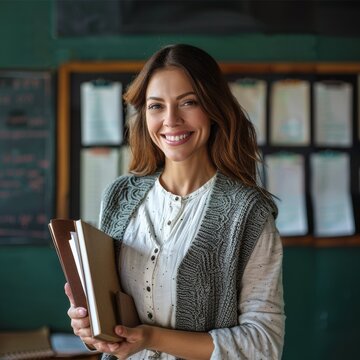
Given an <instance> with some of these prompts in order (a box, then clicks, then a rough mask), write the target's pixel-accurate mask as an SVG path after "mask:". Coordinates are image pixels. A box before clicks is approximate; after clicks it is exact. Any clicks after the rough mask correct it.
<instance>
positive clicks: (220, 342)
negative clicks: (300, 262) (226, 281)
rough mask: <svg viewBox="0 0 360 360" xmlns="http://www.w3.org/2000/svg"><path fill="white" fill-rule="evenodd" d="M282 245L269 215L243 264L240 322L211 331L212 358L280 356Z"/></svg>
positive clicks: (281, 347) (282, 341) (282, 305)
mask: <svg viewBox="0 0 360 360" xmlns="http://www.w3.org/2000/svg"><path fill="white" fill-rule="evenodd" d="M282 257H283V248H282V243H281V239H280V236H279V233H278V231H277V230H276V227H275V223H274V219H273V217H272V216H270V218H269V219H268V221H267V222H266V224H265V227H264V230H263V232H262V233H261V235H260V237H259V239H258V241H257V243H256V246H255V248H254V250H253V252H252V254H251V256H250V259H249V261H248V264H247V265H246V268H245V271H244V275H243V278H242V289H241V293H240V298H239V314H240V315H239V320H238V322H239V325H238V326H235V327H233V328H224V329H215V330H212V331H210V332H209V333H210V335H211V336H212V339H213V343H214V351H213V353H212V356H211V360H216V359H229V360H230V359H231V360H232V359H234V360H235V359H237V360H238V359H267V360H268V359H280V358H281V355H282V349H283V344H284V333H285V314H284V300H283V285H282Z"/></svg>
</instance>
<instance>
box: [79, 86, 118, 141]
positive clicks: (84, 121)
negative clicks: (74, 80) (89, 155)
mask: <svg viewBox="0 0 360 360" xmlns="http://www.w3.org/2000/svg"><path fill="white" fill-rule="evenodd" d="M122 140H123V108H122V84H121V83H120V82H108V81H104V80H96V81H90V82H84V83H83V84H81V143H82V145H83V146H91V145H93V146H96V145H120V144H121V143H122Z"/></svg>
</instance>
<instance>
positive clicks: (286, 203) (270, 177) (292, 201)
mask: <svg viewBox="0 0 360 360" xmlns="http://www.w3.org/2000/svg"><path fill="white" fill-rule="evenodd" d="M265 163H266V179H267V190H268V191H270V192H271V193H272V194H274V195H275V196H277V197H278V198H279V200H277V199H275V201H276V204H277V205H278V209H279V215H278V218H277V220H276V225H277V227H278V229H279V232H280V234H281V235H283V236H297V235H299V236H300V235H305V234H306V233H307V232H308V223H307V213H306V201H305V184H304V179H305V174H304V158H303V156H302V155H299V154H293V153H277V154H271V155H267V156H266V157H265Z"/></svg>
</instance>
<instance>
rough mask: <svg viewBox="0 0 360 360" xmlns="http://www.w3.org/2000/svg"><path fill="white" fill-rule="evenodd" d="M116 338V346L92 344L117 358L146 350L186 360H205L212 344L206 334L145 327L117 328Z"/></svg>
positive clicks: (209, 355)
mask: <svg viewBox="0 0 360 360" xmlns="http://www.w3.org/2000/svg"><path fill="white" fill-rule="evenodd" d="M115 332H116V334H117V335H119V336H121V337H122V338H123V341H122V342H119V343H106V342H102V343H96V344H95V348H96V349H97V350H99V351H101V352H104V353H109V354H112V355H115V356H116V357H117V358H119V359H127V358H128V357H129V356H131V355H133V354H135V353H137V352H139V351H142V350H144V349H149V350H153V351H159V352H164V353H166V354H170V355H173V356H176V357H179V358H183V359H189V360H203V359H204V360H208V359H210V357H211V353H212V352H213V349H214V345H213V341H212V338H211V336H210V335H209V334H208V333H198V332H187V331H180V330H170V329H164V328H160V327H155V326H149V325H140V326H137V327H135V328H126V327H124V326H120V325H119V326H117V327H116V328H115Z"/></svg>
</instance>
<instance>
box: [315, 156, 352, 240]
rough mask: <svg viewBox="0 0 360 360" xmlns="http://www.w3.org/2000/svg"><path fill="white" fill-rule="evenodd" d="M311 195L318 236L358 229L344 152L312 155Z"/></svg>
mask: <svg viewBox="0 0 360 360" xmlns="http://www.w3.org/2000/svg"><path fill="white" fill-rule="evenodd" d="M310 159H311V173H312V177H311V195H312V200H313V211H314V234H315V235H316V236H342V235H352V234H354V232H355V224H354V213H353V206H352V201H351V196H350V159H349V155H348V154H347V153H344V152H329V151H324V152H319V153H315V154H312V155H311V158H310Z"/></svg>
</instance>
